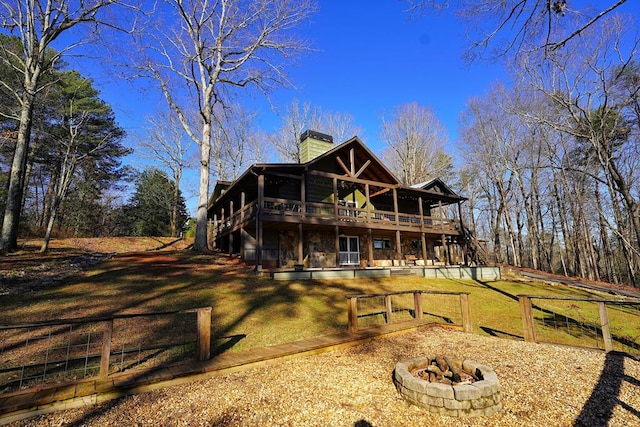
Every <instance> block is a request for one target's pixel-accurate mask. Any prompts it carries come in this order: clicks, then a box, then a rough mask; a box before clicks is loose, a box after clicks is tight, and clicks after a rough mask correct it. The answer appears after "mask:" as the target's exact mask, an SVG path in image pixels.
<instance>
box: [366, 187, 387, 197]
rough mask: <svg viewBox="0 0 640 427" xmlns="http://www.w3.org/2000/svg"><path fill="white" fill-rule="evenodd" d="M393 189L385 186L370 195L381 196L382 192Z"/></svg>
mask: <svg viewBox="0 0 640 427" xmlns="http://www.w3.org/2000/svg"><path fill="white" fill-rule="evenodd" d="M389 190H391V188H383V189H382V190H379V191H376V192H375V193H373V194H371V195H370V196H369V197H376V196H379V195H381V194H384V193H386V192H387V191H389Z"/></svg>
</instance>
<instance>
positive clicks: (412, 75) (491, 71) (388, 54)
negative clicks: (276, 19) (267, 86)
mask: <svg viewBox="0 0 640 427" xmlns="http://www.w3.org/2000/svg"><path fill="white" fill-rule="evenodd" d="M405 6H406V3H404V2H401V1H397V0H382V1H370V0H369V1H367V0H349V1H322V0H321V1H320V10H319V13H318V14H317V15H315V16H314V17H313V18H312V22H311V23H310V25H309V27H308V28H307V29H306V32H307V36H308V38H309V40H310V41H311V42H312V43H313V48H314V49H315V50H316V51H315V52H311V53H308V54H307V55H305V58H303V59H301V60H300V61H299V63H298V64H297V65H296V66H295V68H293V69H292V70H291V77H292V80H293V82H294V83H295V84H296V85H297V88H296V90H281V91H279V93H277V94H275V96H274V99H275V103H276V104H277V105H287V104H288V103H290V102H291V100H292V99H293V98H298V99H299V100H301V101H309V102H310V103H311V104H312V105H316V106H320V107H321V108H322V109H323V110H329V111H333V112H346V113H350V114H352V115H353V116H354V118H355V121H356V123H357V124H358V125H359V126H360V127H361V128H362V129H363V133H362V134H361V135H359V136H360V137H361V139H363V140H364V141H365V143H366V144H367V145H368V146H369V148H371V149H372V150H373V151H374V152H375V153H377V154H379V153H380V152H381V151H382V149H383V148H384V146H383V144H382V143H381V142H380V140H379V133H380V127H381V117H382V115H383V114H386V115H387V117H388V115H389V114H390V113H391V112H392V110H393V109H394V108H395V107H398V106H400V105H402V104H405V103H410V102H417V103H419V104H422V105H425V106H430V107H432V108H433V109H434V111H435V113H436V115H437V116H438V118H439V119H440V120H441V121H442V122H443V123H444V124H445V126H446V127H447V129H448V131H449V134H450V136H451V138H452V139H455V137H456V126H457V117H458V115H459V113H460V112H461V111H462V109H463V108H464V105H465V102H466V100H467V99H468V97H470V96H473V95H478V94H481V93H482V92H483V91H485V90H486V88H487V87H488V86H489V85H490V83H491V82H493V81H495V80H497V79H500V78H501V77H503V74H502V68H501V66H499V65H497V64H487V63H477V64H472V65H467V64H465V63H464V61H463V60H462V55H463V53H464V49H465V47H466V44H465V41H464V30H463V28H462V26H461V25H460V24H459V22H458V21H457V20H456V19H455V18H454V17H452V16H451V15H450V14H432V15H429V16H425V17H424V18H422V19H420V20H410V19H409V16H408V14H407V13H405V12H404V10H403V9H404V8H405ZM265 110H266V109H264V108H263V109H262V110H261V112H262V113H263V114H262V115H261V119H262V123H263V124H264V126H265V127H266V128H270V127H274V123H273V122H274V120H275V121H276V126H277V118H275V117H272V116H273V115H272V114H270V113H269V112H268V111H265ZM450 148H451V150H453V148H454V147H453V145H452V144H451V147H450ZM450 154H452V155H453V154H454V153H453V152H452V153H450Z"/></svg>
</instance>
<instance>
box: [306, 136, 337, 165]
mask: <svg viewBox="0 0 640 427" xmlns="http://www.w3.org/2000/svg"><path fill="white" fill-rule="evenodd" d="M332 148H333V137H332V136H331V135H325V134H324V133H320V132H316V131H313V130H307V131H304V132H303V133H302V135H300V163H307V162H308V161H311V160H313V159H315V158H316V157H318V156H321V155H323V154H324V153H326V152H327V151H329V150H331V149H332Z"/></svg>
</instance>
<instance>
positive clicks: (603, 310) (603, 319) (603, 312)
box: [598, 301, 613, 353]
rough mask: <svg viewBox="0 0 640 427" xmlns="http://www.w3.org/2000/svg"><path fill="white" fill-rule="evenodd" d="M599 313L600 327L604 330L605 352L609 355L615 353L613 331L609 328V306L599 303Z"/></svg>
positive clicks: (602, 302)
mask: <svg viewBox="0 0 640 427" xmlns="http://www.w3.org/2000/svg"><path fill="white" fill-rule="evenodd" d="M598 312H599V313H600V327H601V329H602V339H603V341H604V350H605V351H606V352H607V353H608V352H610V351H613V342H612V341H611V329H610V328H609V316H608V315H607V304H606V303H605V302H604V301H599V302H598Z"/></svg>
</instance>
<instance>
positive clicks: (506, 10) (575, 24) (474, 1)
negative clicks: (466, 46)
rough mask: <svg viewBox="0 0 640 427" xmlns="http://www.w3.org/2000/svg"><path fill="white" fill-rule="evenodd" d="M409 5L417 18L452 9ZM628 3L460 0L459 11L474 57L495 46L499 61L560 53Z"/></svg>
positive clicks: (439, 3) (434, 3) (418, 1)
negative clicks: (523, 53) (529, 54)
mask: <svg viewBox="0 0 640 427" xmlns="http://www.w3.org/2000/svg"><path fill="white" fill-rule="evenodd" d="M407 2H408V3H409V8H408V11H409V13H411V14H412V15H413V16H416V15H421V14H424V13H425V12H428V11H431V10H440V9H444V8H446V7H448V6H449V2H448V1H444V0H407ZM625 2H626V0H615V1H611V0H610V1H608V2H605V5H599V7H598V8H595V9H592V8H588V7H585V6H583V7H582V8H579V6H576V3H577V2H576V1H571V0H544V1H540V0H509V1H503V0H460V1H458V2H457V3H458V5H459V6H458V9H457V12H458V15H459V16H461V17H462V18H463V19H464V20H465V21H466V22H467V24H468V26H469V28H468V31H467V33H468V34H467V35H468V37H469V38H470V40H471V50H470V52H469V53H470V56H471V57H475V56H477V55H483V54H486V53H487V49H486V48H487V47H488V46H489V45H490V44H492V46H493V49H491V50H489V51H490V54H489V56H490V57H494V58H495V57H497V56H501V55H504V54H506V53H507V52H516V53H517V52H519V51H523V50H530V49H540V48H541V49H543V50H544V51H545V52H552V51H555V50H558V49H560V48H562V47H563V46H565V45H566V44H567V43H568V42H570V41H571V40H572V39H574V38H576V37H577V36H579V35H581V34H583V33H584V32H585V30H587V29H588V28H590V27H591V26H593V25H594V24H595V23H596V22H598V21H599V20H600V19H602V18H603V17H604V16H606V15H607V14H610V13H611V12H613V11H614V10H616V9H617V8H618V7H620V6H621V5H623V4H624V3H625ZM478 48H480V49H478Z"/></svg>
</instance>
